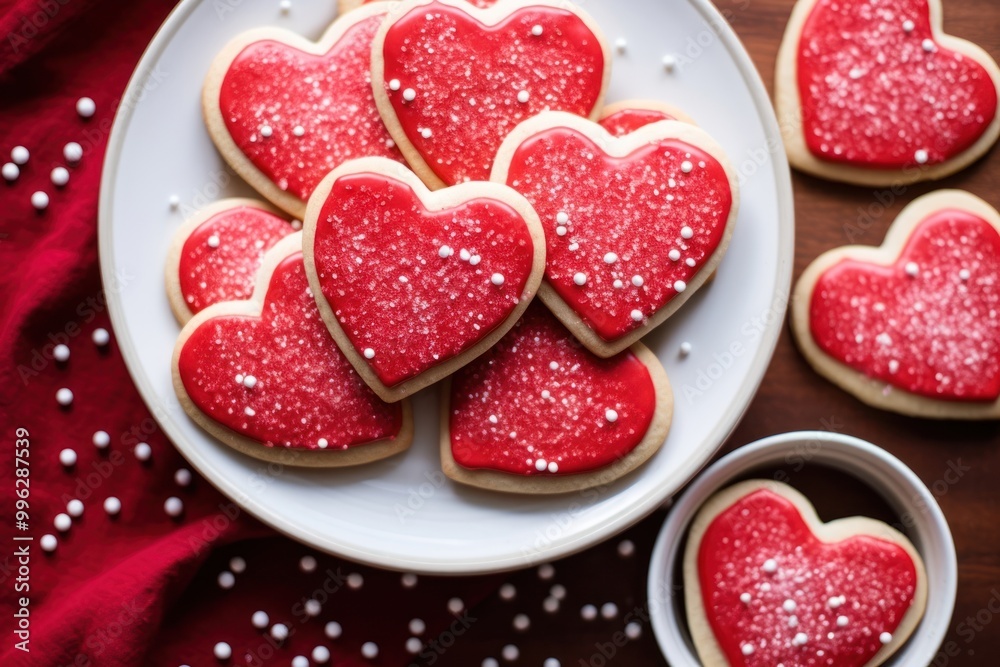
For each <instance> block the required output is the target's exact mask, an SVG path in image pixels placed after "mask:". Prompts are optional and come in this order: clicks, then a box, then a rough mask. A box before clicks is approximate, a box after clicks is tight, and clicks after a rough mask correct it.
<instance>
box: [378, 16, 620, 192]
mask: <svg viewBox="0 0 1000 667" xmlns="http://www.w3.org/2000/svg"><path fill="white" fill-rule="evenodd" d="M428 17H430V18H428ZM538 27H540V28H541V34H539V35H536V34H534V33H533V32H532V31H533V30H534V31H535V32H538ZM383 55H384V58H385V74H384V79H385V81H384V82H382V83H383V85H384V86H385V91H386V94H387V95H388V96H389V100H390V102H391V103H392V106H393V109H394V110H395V113H396V116H397V117H398V119H399V123H400V125H401V126H402V129H403V132H404V133H405V134H406V137H407V138H408V140H409V141H410V142H411V143H412V144H413V146H414V148H415V149H416V150H417V151H418V152H419V153H420V155H421V156H422V157H423V159H424V160H425V161H426V163H427V165H428V167H429V168H430V169H431V170H432V171H433V172H434V173H435V174H436V175H437V176H438V177H439V178H440V179H441V180H442V181H444V182H445V183H447V184H455V183H460V182H463V181H469V180H474V181H485V180H489V175H490V168H491V167H492V165H493V159H494V157H495V156H496V153H497V149H499V148H500V144H501V143H502V142H503V139H504V138H505V137H506V136H507V134H508V133H510V131H511V130H513V129H514V127H515V126H516V125H517V124H518V123H520V122H521V121H523V120H525V119H527V118H530V117H532V116H534V115H536V114H538V113H539V112H541V111H544V110H546V109H551V110H562V111H568V112H571V113H575V114H578V115H580V116H589V115H590V114H591V113H592V112H593V110H594V108H595V107H596V106H597V105H598V103H599V102H600V100H601V96H602V90H603V79H604V68H605V62H604V51H603V47H602V45H601V41H600V38H599V37H598V36H597V35H595V34H594V33H593V32H591V30H590V28H589V27H588V26H587V24H586V23H585V22H584V21H583V20H582V19H581V18H580V17H579V16H577V15H576V14H574V13H572V12H571V11H568V10H566V9H557V8H554V7H545V6H537V7H526V8H523V9H517V10H515V11H514V13H513V14H511V15H510V16H509V17H507V18H505V19H504V20H502V21H501V22H500V23H498V24H497V25H495V26H486V25H484V24H483V23H481V22H480V21H478V20H477V19H475V18H473V17H471V16H469V15H468V14H467V13H466V12H464V11H463V10H462V9H460V8H458V7H452V6H449V5H444V4H441V3H437V2H434V3H431V4H429V5H423V6H420V7H417V8H414V9H413V10H412V11H411V12H409V13H408V14H406V15H405V16H403V17H401V18H400V19H399V20H398V21H397V22H396V23H394V24H393V25H392V27H391V28H390V29H389V32H388V34H387V35H386V37H385V43H384V47H383ZM394 81H395V82H398V89H397V90H393V88H397V86H396V84H394V83H393V82H394ZM409 95H415V97H414V99H413V100H412V101H407V100H406V97H407V96H409ZM520 100H524V101H523V102H522V101H520Z"/></svg>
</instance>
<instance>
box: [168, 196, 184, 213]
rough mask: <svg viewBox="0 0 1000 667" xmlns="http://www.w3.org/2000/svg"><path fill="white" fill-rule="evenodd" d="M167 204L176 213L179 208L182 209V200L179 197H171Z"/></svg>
mask: <svg viewBox="0 0 1000 667" xmlns="http://www.w3.org/2000/svg"><path fill="white" fill-rule="evenodd" d="M167 204H168V205H169V206H170V208H171V210H174V211H176V210H177V209H178V208H180V205H181V198H180V197H178V196H177V195H170V196H169V197H168V198H167Z"/></svg>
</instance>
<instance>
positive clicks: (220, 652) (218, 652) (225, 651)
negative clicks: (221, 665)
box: [212, 642, 233, 660]
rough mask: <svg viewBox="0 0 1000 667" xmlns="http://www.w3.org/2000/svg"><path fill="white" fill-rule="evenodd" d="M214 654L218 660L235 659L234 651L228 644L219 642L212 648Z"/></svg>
mask: <svg viewBox="0 0 1000 667" xmlns="http://www.w3.org/2000/svg"><path fill="white" fill-rule="evenodd" d="M212 653H213V654H214V655H215V657H216V659H218V660H229V659H230V658H231V657H233V649H232V647H231V646H230V645H229V644H227V643H226V642H219V643H218V644H216V645H215V646H214V647H213V648H212Z"/></svg>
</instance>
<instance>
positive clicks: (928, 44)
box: [920, 38, 937, 53]
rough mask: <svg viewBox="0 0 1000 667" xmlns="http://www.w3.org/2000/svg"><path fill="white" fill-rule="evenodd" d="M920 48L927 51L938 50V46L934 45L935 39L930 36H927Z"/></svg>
mask: <svg viewBox="0 0 1000 667" xmlns="http://www.w3.org/2000/svg"><path fill="white" fill-rule="evenodd" d="M920 48H922V49H923V50H924V51H926V52H927V53H932V52H934V51H937V46H935V45H934V40H933V39H930V38H927V39H925V40H924V41H922V42H920Z"/></svg>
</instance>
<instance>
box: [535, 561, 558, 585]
mask: <svg viewBox="0 0 1000 667" xmlns="http://www.w3.org/2000/svg"><path fill="white" fill-rule="evenodd" d="M554 576H556V568H555V567H553V566H552V564H551V563H545V564H544V565H539V566H538V578H539V579H541V580H543V581H548V580H549V579H551V578H552V577H554Z"/></svg>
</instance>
